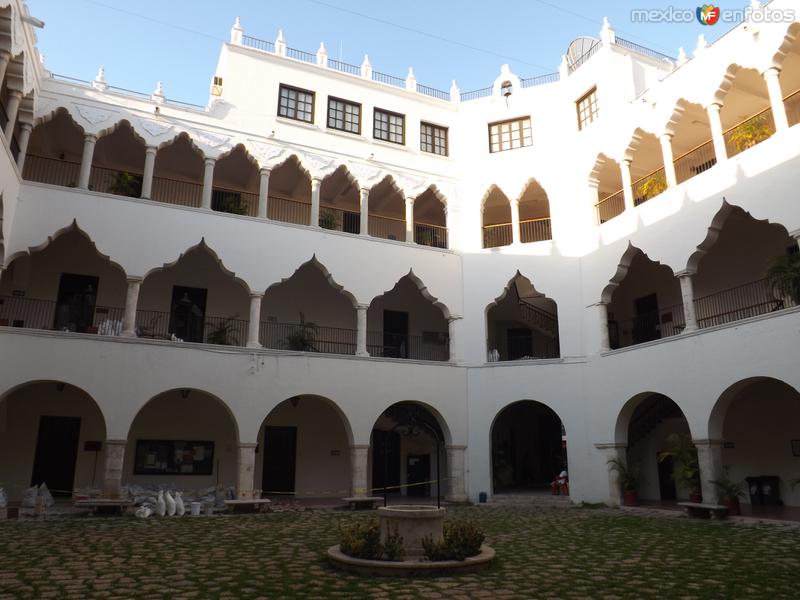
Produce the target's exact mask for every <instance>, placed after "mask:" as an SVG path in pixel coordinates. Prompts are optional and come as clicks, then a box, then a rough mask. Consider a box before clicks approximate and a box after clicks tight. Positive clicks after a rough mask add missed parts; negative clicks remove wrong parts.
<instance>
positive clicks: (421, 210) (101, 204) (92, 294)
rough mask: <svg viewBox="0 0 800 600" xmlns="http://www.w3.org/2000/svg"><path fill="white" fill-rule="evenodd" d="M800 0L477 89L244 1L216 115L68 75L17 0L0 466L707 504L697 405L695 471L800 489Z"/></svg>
mask: <svg viewBox="0 0 800 600" xmlns="http://www.w3.org/2000/svg"><path fill="white" fill-rule="evenodd" d="M792 7H793V3H792V2H789V1H788V0H787V1H782V0H773V2H771V3H769V4H768V5H767V6H764V7H756V9H755V11H754V12H753V13H752V14H751V15H750V17H749V18H748V20H747V21H746V22H745V23H743V24H741V25H739V26H737V27H736V28H735V29H733V30H732V31H731V32H730V33H728V34H727V35H725V36H723V37H722V38H721V39H720V40H719V41H717V42H716V43H714V44H713V45H711V46H708V45H707V44H705V42H704V41H703V40H702V39H701V40H700V41H699V42H698V47H697V48H696V49H695V50H694V52H693V53H692V57H691V58H688V57H687V56H686V54H685V53H684V52H683V51H681V53H680V56H679V57H678V58H677V59H675V60H672V59H670V58H669V57H665V56H662V55H660V54H659V53H656V52H654V51H652V50H649V49H647V48H644V47H642V46H639V45H637V44H634V43H631V42H629V41H626V40H624V39H621V38H619V37H617V36H616V35H615V34H614V31H613V29H612V28H611V26H610V25H609V24H608V23H606V24H605V25H604V27H603V29H602V31H601V32H600V35H599V37H598V39H596V40H594V39H590V38H586V39H582V40H579V41H577V42H576V43H574V44H573V46H572V47H571V48H570V51H569V52H568V54H567V55H566V56H565V57H564V59H563V61H562V65H561V68H560V70H559V72H558V73H553V74H551V75H546V76H540V77H535V78H530V79H524V78H520V77H518V76H517V75H515V74H514V73H512V72H510V70H509V69H508V68H507V67H503V69H502V70H501V73H500V75H499V77H498V78H497V80H496V81H495V82H494V84H493V85H492V86H491V87H488V88H486V89H483V90H476V91H474V92H468V93H462V92H460V91H459V90H458V88H457V86H456V84H455V82H454V83H453V86H452V88H451V89H450V90H449V91H447V92H445V91H439V90H435V89H433V88H428V87H426V86H423V85H421V84H419V83H417V81H416V78H415V76H414V73H413V71H411V70H410V71H409V73H408V75H407V77H406V78H396V77H392V76H389V75H385V74H383V73H381V72H379V71H378V70H376V69H374V68H373V66H372V65H371V64H370V62H369V59H368V58H367V57H365V58H364V61H363V63H362V64H361V65H349V64H346V63H342V62H339V61H335V60H333V59H331V58H329V57H328V56H327V52H326V51H325V48H324V46H320V48H319V50H318V51H317V52H316V53H306V52H302V51H299V50H295V49H293V48H291V47H289V46H287V42H286V40H285V39H284V37H283V34H279V35H278V37H277V39H276V40H275V41H274V42H272V41H264V40H260V39H256V38H252V37H249V36H247V35H245V34H244V32H243V30H242V27H241V26H240V24H239V22H238V20H237V23H236V24H235V25H234V27H233V29H232V30H231V38H230V43H227V44H224V45H223V47H222V49H221V52H220V58H219V62H218V64H217V67H216V71H215V72H214V74H213V79H212V82H211V97H210V99H209V103H208V105H207V106H205V107H195V106H191V105H185V104H183V103H178V102H174V101H171V100H169V99H168V97H166V96H165V92H164V87H162V85H161V84H160V83H159V84H158V85H157V86H156V89H155V91H154V92H153V93H152V94H134V93H131V92H129V91H126V90H120V89H117V88H114V87H113V86H112V85H110V84H109V82H108V81H106V77H105V74H104V73H103V72H102V70H101V71H100V72H99V73H98V76H97V78H96V79H95V80H94V81H91V82H81V81H78V80H70V79H68V78H64V77H59V76H56V75H53V74H51V73H49V72H48V71H47V70H46V69H45V68H44V66H43V64H42V62H41V61H40V60H39V57H38V54H37V52H36V49H35V41H36V40H35V34H34V29H33V26H32V24H31V23H32V21H33V19H31V18H30V17H29V15H28V13H27V8H26V7H25V6H24V4H22V3H19V2H17V1H12V2H10V3H8V2H6V5H5V8H3V9H2V19H0V37H1V40H0V67H2V68H0V72H1V73H2V77H0V78H1V79H2V87H1V88H0V103H2V105H3V108H4V114H3V115H2V116H3V123H2V125H3V130H4V136H3V140H4V141H3V147H4V149H5V150H4V151H0V188H2V189H1V190H0V193H2V212H1V213H0V218H1V219H2V240H0V241H1V242H2V245H0V248H1V249H2V251H0V265H1V266H2V276H0V394H2V395H0V484H2V485H4V486H5V487H6V489H8V490H9V492H10V495H11V497H12V499H14V498H15V497H18V496H19V494H20V493H21V491H22V490H23V489H24V488H25V487H27V486H29V485H31V484H32V483H38V482H40V481H47V482H48V485H49V486H50V487H51V488H53V489H56V490H60V491H63V492H64V493H68V492H69V491H71V490H74V489H79V488H88V487H96V488H102V489H104V491H105V493H107V494H110V495H114V494H118V493H119V491H120V488H121V486H124V485H127V484H148V485H149V484H156V485H158V484H162V483H164V484H165V483H167V482H169V483H170V484H172V485H176V486H178V487H186V488H199V487H204V486H209V485H216V484H221V485H225V486H231V487H235V488H236V489H237V491H238V493H239V494H241V495H244V496H247V495H248V494H251V493H253V491H254V490H263V491H264V492H268V493H286V494H294V495H295V496H297V497H326V496H331V497H342V496H345V495H351V494H355V495H363V494H367V493H371V492H370V490H372V489H376V488H381V487H382V486H384V485H389V486H392V487H395V486H397V487H398V489H402V491H400V492H399V493H402V494H409V495H414V494H422V495H425V494H432V493H434V489H433V487H434V485H435V484H431V483H426V482H430V481H431V480H432V479H435V473H436V463H437V462H438V463H440V465H441V469H442V479H443V481H442V489H443V492H444V493H446V495H447V496H448V497H449V498H451V499H453V500H465V499H470V500H473V501H474V500H477V499H478V497H479V495H480V494H481V493H482V492H483V493H486V494H487V496H488V497H489V498H491V496H492V495H493V494H495V493H501V492H506V491H514V490H518V489H535V488H538V487H544V486H547V485H548V484H549V482H550V481H551V480H552V479H553V478H554V477H555V475H556V474H557V473H558V472H560V471H561V470H562V468H566V467H568V470H569V474H570V495H571V498H572V500H573V501H578V502H580V501H587V502H609V503H612V504H613V503H616V502H618V501H619V492H618V490H617V488H616V485H615V482H614V478H613V477H612V476H609V472H608V468H607V461H608V460H609V459H610V458H620V459H622V460H627V461H628V462H629V463H634V462H635V463H636V464H640V465H641V466H642V468H643V472H644V477H643V481H642V483H641V486H640V489H639V494H640V496H641V497H643V498H646V499H650V500H659V499H672V498H675V497H676V496H677V497H683V496H685V494H686V490H681V489H675V486H674V483H672V482H671V479H670V477H669V475H670V473H669V469H670V466H669V465H666V466H665V464H664V463H663V462H661V463H660V462H659V461H658V460H657V457H658V455H659V452H661V451H662V450H664V444H665V440H666V437H667V436H668V435H669V434H670V433H674V432H682V433H686V434H687V435H690V436H691V438H692V440H693V441H694V443H695V446H696V447H697V449H698V454H699V459H700V468H701V480H702V485H703V497H704V498H706V499H709V500H713V499H716V490H715V488H714V487H713V485H711V484H710V483H709V482H710V481H711V480H716V479H718V478H720V477H721V476H723V474H724V473H725V471H726V469H727V471H728V473H729V475H730V477H731V478H732V479H735V480H742V479H744V478H746V477H757V476H777V477H779V478H780V493H781V496H782V501H783V502H784V503H785V504H787V505H793V506H797V505H800V488H799V489H793V487H792V486H791V484H790V483H791V481H792V480H794V479H797V478H800V457H799V456H798V455H799V454H800V396H799V395H798V391H797V390H800V372H799V371H798V368H797V365H798V359H797V351H798V348H800V344H799V343H798V342H800V308H798V305H800V298H798V296H799V295H800V283H798V281H797V280H796V279H793V278H792V277H788V279H787V280H786V281H785V282H784V283H785V285H777V286H776V285H775V281H774V278H773V280H770V279H768V277H767V276H768V272H769V271H770V268H771V267H772V266H774V265H775V264H776V263H780V262H781V261H784V262H790V261H791V259H787V258H786V257H791V256H793V255H794V254H796V253H797V252H798V238H799V237H800V208H798V205H797V199H796V198H795V196H796V188H797V185H796V178H797V172H798V167H800V127H796V124H797V123H798V122H800V94H798V93H797V92H798V90H800V40H798V39H797V34H798V32H799V31H800V22H798V21H791V20H789V21H786V20H783V21H780V22H770V19H767V18H764V17H763V14H765V11H778V10H788V9H791V8H792ZM760 15H762V16H760ZM167 86H168V84H167ZM409 414H411V415H413V418H415V419H417V420H419V422H421V423H423V424H425V425H426V428H423V429H424V431H422V432H421V433H419V434H418V435H401V434H404V433H407V432H405V431H401V430H399V429H398V427H397V425H398V423H401V422H402V421H403V419H404V418H407V416H408V415H409ZM404 415H405V416H404ZM436 438H438V443H434V442H435V441H436Z"/></svg>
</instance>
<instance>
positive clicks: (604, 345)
mask: <svg viewBox="0 0 800 600" xmlns="http://www.w3.org/2000/svg"><path fill="white" fill-rule="evenodd" d="M595 306H597V320H598V325H599V327H600V352H608V351H609V350H611V342H610V341H609V336H608V304H607V303H606V302H598V303H597V304H596V305H595Z"/></svg>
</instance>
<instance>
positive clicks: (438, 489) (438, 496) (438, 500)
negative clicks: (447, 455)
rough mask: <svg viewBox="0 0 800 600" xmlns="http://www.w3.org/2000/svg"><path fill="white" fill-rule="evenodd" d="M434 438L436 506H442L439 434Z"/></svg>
mask: <svg viewBox="0 0 800 600" xmlns="http://www.w3.org/2000/svg"><path fill="white" fill-rule="evenodd" d="M434 437H435V439H436V508H442V477H441V472H440V471H439V460H440V458H439V457H440V455H441V449H440V448H439V436H438V435H437V436H434Z"/></svg>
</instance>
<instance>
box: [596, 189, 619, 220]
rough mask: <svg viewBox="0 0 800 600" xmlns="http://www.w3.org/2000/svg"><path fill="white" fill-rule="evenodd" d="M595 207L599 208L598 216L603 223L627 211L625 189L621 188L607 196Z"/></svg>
mask: <svg viewBox="0 0 800 600" xmlns="http://www.w3.org/2000/svg"><path fill="white" fill-rule="evenodd" d="M595 207H596V208H597V218H598V220H599V221H600V224H601V225H602V224H603V223H605V222H606V221H610V220H611V219H613V218H614V217H618V216H619V215H621V214H622V213H623V212H624V211H625V191H624V190H620V191H618V192H615V193H613V194H611V195H610V196H606V197H605V198H603V199H602V200H600V202H598V203H597V204H596V205H595Z"/></svg>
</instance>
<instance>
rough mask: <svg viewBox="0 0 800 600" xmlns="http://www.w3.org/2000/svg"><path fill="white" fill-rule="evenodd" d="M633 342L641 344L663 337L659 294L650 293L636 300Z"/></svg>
mask: <svg viewBox="0 0 800 600" xmlns="http://www.w3.org/2000/svg"><path fill="white" fill-rule="evenodd" d="M634 310H635V313H636V316H635V317H634V319H633V343H634V344H641V343H642V342H649V341H651V340H657V339H659V338H660V337H661V332H660V328H659V323H658V296H657V295H656V294H649V295H647V296H643V297H641V298H637V299H636V300H634Z"/></svg>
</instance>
